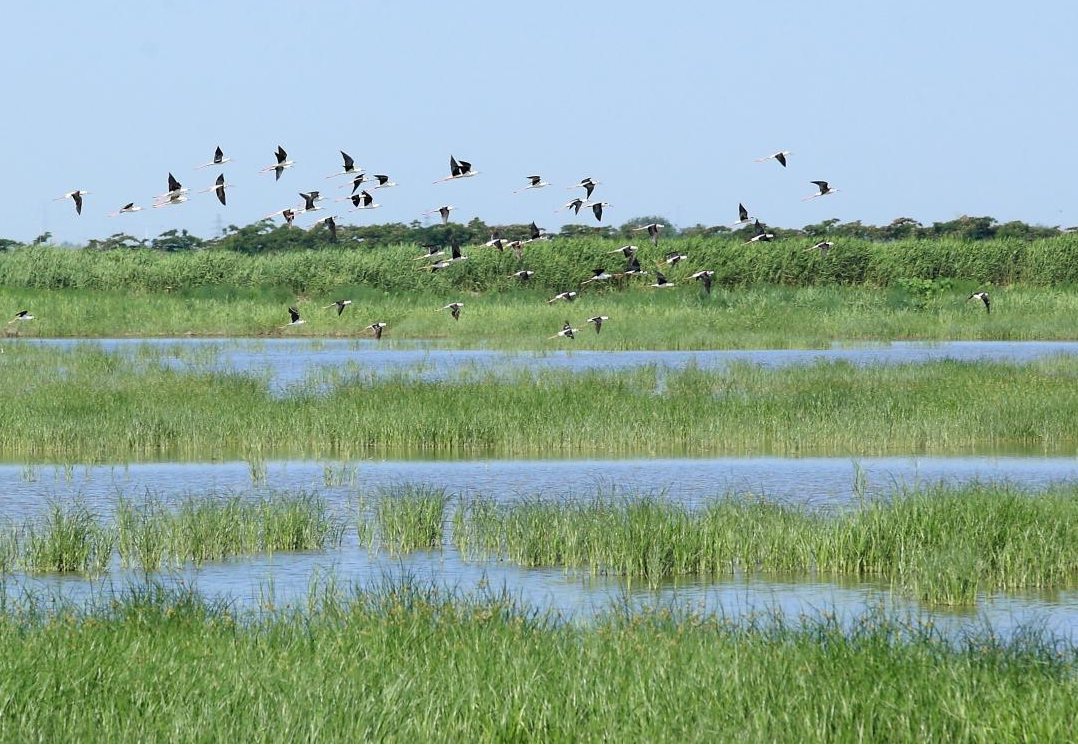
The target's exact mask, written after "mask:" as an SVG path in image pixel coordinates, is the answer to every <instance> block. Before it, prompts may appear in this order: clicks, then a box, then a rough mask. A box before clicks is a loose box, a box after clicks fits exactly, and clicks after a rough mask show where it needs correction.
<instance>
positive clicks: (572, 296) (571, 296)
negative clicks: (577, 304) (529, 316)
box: [547, 290, 576, 305]
mask: <svg viewBox="0 0 1078 745" xmlns="http://www.w3.org/2000/svg"><path fill="white" fill-rule="evenodd" d="M557 300H564V301H565V302H567V303H571V302H573V301H574V300H576V293H575V292H573V291H572V290H570V291H569V292H559V293H558V294H557V295H555V296H554V297H552V298H550V300H547V304H548V305H549V304H550V303H553V302H555V301H557Z"/></svg>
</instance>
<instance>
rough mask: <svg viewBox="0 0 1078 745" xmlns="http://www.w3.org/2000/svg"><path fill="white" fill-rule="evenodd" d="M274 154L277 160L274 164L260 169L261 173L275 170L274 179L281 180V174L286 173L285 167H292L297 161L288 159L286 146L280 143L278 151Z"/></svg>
mask: <svg viewBox="0 0 1078 745" xmlns="http://www.w3.org/2000/svg"><path fill="white" fill-rule="evenodd" d="M274 156H275V157H276V158H277V162H276V163H275V164H273V165H272V166H266V167H265V168H263V169H262V170H261V171H259V173H269V172H270V171H273V173H274V175H275V179H274V180H280V178H281V174H282V173H284V171H285V169H286V168H291V167H292V166H294V165H296V163H295V161H293V160H289V159H288V153H286V152H285V150H284V148H283V147H281V146H280V145H278V146H277V152H276V153H274Z"/></svg>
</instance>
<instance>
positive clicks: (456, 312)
mask: <svg viewBox="0 0 1078 745" xmlns="http://www.w3.org/2000/svg"><path fill="white" fill-rule="evenodd" d="M463 307H464V303H450V304H449V305H443V306H442V308H441V309H442V310H448V311H449V313H450V315H452V316H453V320H454V321H459V320H460V309H461V308H463Z"/></svg>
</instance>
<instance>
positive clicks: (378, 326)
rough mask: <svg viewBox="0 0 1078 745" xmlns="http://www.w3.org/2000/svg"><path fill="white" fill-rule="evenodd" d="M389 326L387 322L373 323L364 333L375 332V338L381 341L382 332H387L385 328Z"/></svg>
mask: <svg viewBox="0 0 1078 745" xmlns="http://www.w3.org/2000/svg"><path fill="white" fill-rule="evenodd" d="M388 325H389V324H387V323H386V322H385V321H375V322H374V323H372V324H371V325H370V326H368V327H367V328H365V329H363V330H364V331H373V332H374V338H375V339H381V338H382V332H383V331H385V328H386V326H388Z"/></svg>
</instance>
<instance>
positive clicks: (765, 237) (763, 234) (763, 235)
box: [745, 220, 775, 243]
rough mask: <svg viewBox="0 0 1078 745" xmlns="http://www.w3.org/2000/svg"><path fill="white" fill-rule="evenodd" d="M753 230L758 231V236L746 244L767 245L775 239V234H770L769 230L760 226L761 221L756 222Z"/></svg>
mask: <svg viewBox="0 0 1078 745" xmlns="http://www.w3.org/2000/svg"><path fill="white" fill-rule="evenodd" d="M753 230H755V231H756V234H755V235H754V236H752V238H749V239H748V240H747V241H745V243H767V242H768V241H771V240H773V239H774V238H775V234H774V233H768V232H767V229H766V228H765V227H764V226H763V225H761V224H760V221H759V220H757V221H756V223H755V225H754V226H753Z"/></svg>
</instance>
